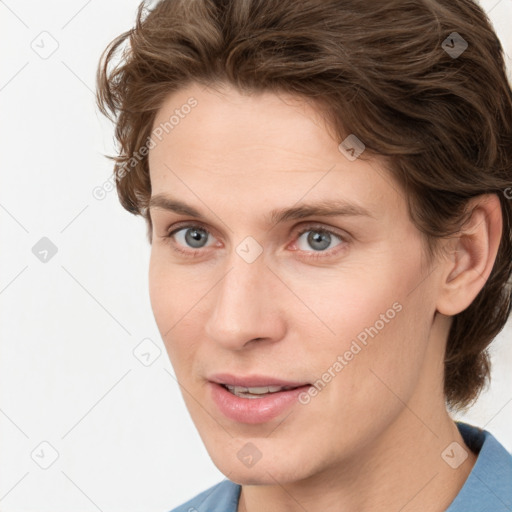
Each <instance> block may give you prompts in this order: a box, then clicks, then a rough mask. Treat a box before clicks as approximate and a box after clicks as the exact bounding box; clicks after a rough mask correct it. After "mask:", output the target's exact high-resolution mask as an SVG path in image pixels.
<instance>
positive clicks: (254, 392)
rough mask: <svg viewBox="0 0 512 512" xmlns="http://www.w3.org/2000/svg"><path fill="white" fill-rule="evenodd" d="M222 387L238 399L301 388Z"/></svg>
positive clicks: (261, 396)
mask: <svg viewBox="0 0 512 512" xmlns="http://www.w3.org/2000/svg"><path fill="white" fill-rule="evenodd" d="M221 386H222V387H224V388H225V389H227V390H228V391H229V392H230V393H233V395H235V396H238V397H240V398H255V399H258V398H264V397H266V396H269V395H271V394H273V393H280V392H281V391H289V390H291V389H297V388H298V387H302V386H258V387H250V388H248V387H244V386H230V385H228V384H221Z"/></svg>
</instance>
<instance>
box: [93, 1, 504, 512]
mask: <svg viewBox="0 0 512 512" xmlns="http://www.w3.org/2000/svg"><path fill="white" fill-rule="evenodd" d="M126 42H129V48H124V51H123V53H122V58H121V61H120V62H118V63H116V64H115V65H114V67H111V66H112V63H113V62H114V60H115V59H116V57H117V55H118V54H119V53H120V51H121V50H122V49H123V45H124V44H125V43H126ZM98 86H99V90H98V100H99V104H100V108H101V109H102V111H103V112H104V113H105V114H110V115H112V116H113V117H114V119H115V120H116V123H117V129H116V135H117V138H118V141H119V143H120V152H119V155H118V157H117V161H116V166H115V175H116V180H117V189H118V193H119V197H120V200H121V203H122V204H123V206H124V207H125V208H126V209H127V210H128V211H130V212H132V213H135V214H141V215H143V216H144V218H145V219H146V220H147V223H148V224H147V225H148V238H149V241H150V243H151V260H150V269H149V285H150V297H151V304H152V308H153V312H154V315H155V319H156V322H157V325H158V328H159V330H160V333H161V335H162V339H163V341H164V343H165V345H166V348H167V351H168V354H169V357H170V360H171V363H172V365H173V367H174V369H175V373H176V377H177V379H178V382H179V384H180V386H181V389H182V392H183V397H184V400H185V403H186V405H187V407H188V409H189V412H190V414H191V417H192V419H193V421H194V423H195V425H196V427H197V429H198V432H199V434H200V435H201V438H202V440H203V442H204V444H205V447H206V449H207V450H208V453H209V455H210V456H211V458H212V460H213V462H214V463H215V465H216V466H217V467H218V468H219V470H220V471H221V472H222V473H223V474H225V475H226V477H227V478H226V480H224V481H223V482H221V483H219V484H218V485H216V486H214V487H212V488H210V489H208V490H206V491H205V492H203V493H201V494H200V495H198V496H196V497H195V498H193V499H192V500H190V501H189V502H187V503H185V504H183V505H182V506H181V507H178V508H177V509H175V512H182V511H186V510H187V511H191V510H197V511H201V512H203V511H210V512H235V511H237V512H253V511H261V510H264V511H265V510H272V511H274V512H281V511H282V512H284V511H295V510H307V511H311V512H312V511H323V512H329V511H339V510H343V511H348V512H352V511H354V512H355V511H359V512H360V511H370V510H371V511H374V510H385V511H388V510H392V511H395V510H396V511H399V510H400V511H402V512H412V511H420V510H421V511H422V512H425V511H427V512H429V511H432V512H437V511H444V510H448V511H449V512H456V511H457V512H458V511H465V512H466V511H468V510H471V511H484V510H485V511H491V510H492V511H493V512H498V511H505V510H512V488H511V487H512V484H511V482H512V457H511V456H510V454H508V453H507V452H506V450H505V449H504V448H503V447H502V446H501V444H500V443H499V442H498V441H497V440H496V439H495V438H494V437H493V436H492V435H491V434H490V433H489V432H486V431H482V430H480V429H478V428H476V427H473V426H470V425H465V424H462V423H455V422H454V421H453V420H452V418H451V416H450V413H451V412H452V411H455V410H458V409H463V408H464V407H468V406H469V405H470V404H471V403H472V402H473V401H474V400H475V399H476V397H477V396H478V394H479V392H480V390H481V389H482V386H483V385H484V384H485V382H486V381H487V380H488V377H489V360H488V355H487V352H486V349H487V347H488V346H489V344H490V343H491V341H492V340H493V338H494V337H495V336H496V334H497V333H498V332H499V331H500V330H501V329H502V328H503V326H504V324H505V323H506V321H507V318H508V317H509V314H510V310H511V292H510V287H509V285H508V284H507V283H508V282H509V280H510V275H511V273H512V225H511V220H512V205H511V202H510V200H509V196H508V194H507V190H512V189H511V188H510V187H511V184H512V91H511V89H510V84H509V83H508V82H507V79H506V74H505V70H504V63H503V52H502V49H501V46H500V44H499V42H498V40H497V38H496V35H495V34H494V32H493V30H492V28H491V26H490V24H489V21H488V19H487V18H486V16H485V14H484V13H483V11H482V10H481V9H480V8H479V7H478V6H477V5H476V4H475V3H473V2H472V1H470V0H456V1H450V2H448V1H427V0H424V1H421V0H417V1H414V2H404V1H385V2H363V1H361V0H347V1H344V2H341V1H339V0H338V1H331V0H329V1H326V0H322V1H320V0H306V1H303V2H296V1H292V0H266V1H264V2H263V1H261V0H247V1H241V0H239V1H235V0H232V1H221V0H217V1H214V0H188V1H179V0H174V1H173V0H168V1H162V2H160V3H158V4H157V5H156V6H155V7H154V8H153V9H152V10H151V11H147V10H146V9H145V8H144V5H141V7H140V9H139V15H138V19H137V25H136V27H135V28H134V29H133V30H131V31H129V32H127V33H125V34H123V35H121V36H119V38H117V39H116V40H115V41H114V42H113V43H112V44H111V45H110V47H109V49H108V50H107V52H106V53H105V55H104V58H103V62H102V64H101V66H100V69H99V74H98Z"/></svg>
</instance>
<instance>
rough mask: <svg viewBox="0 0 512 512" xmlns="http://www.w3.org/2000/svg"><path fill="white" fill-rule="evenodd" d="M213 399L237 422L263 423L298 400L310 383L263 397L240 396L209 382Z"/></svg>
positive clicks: (221, 409) (224, 412) (225, 414)
mask: <svg viewBox="0 0 512 512" xmlns="http://www.w3.org/2000/svg"><path fill="white" fill-rule="evenodd" d="M209 386H210V389H211V393H212V398H213V401H214V402H215V403H216V404H217V407H218V408H219V409H220V411H221V412H222V413H223V414H224V416H226V417H228V418H229V419H231V420H233V421H237V422H239V423H252V424H255V423H264V422H266V421H269V420H271V419H273V418H275V417H276V416H279V415H280V414H281V413H282V412H283V411H285V410H286V409H287V408H288V407H291V406H292V405H293V404H294V403H295V402H297V401H298V397H299V395H300V394H301V393H303V392H304V391H306V390H307V389H308V388H309V387H310V385H309V384H307V385H305V386H301V387H299V388H295V389H289V390H288V391H278V392H277V393H271V394H268V395H266V396H265V397H264V398H240V397H239V396H236V395H234V394H233V393H231V392H230V391H228V390H227V389H226V388H225V387H224V386H222V385H221V384H217V383H215V382H210V383H209Z"/></svg>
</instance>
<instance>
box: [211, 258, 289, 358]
mask: <svg viewBox="0 0 512 512" xmlns="http://www.w3.org/2000/svg"><path fill="white" fill-rule="evenodd" d="M279 284H280V282H279V279H277V277H276V276H275V275H274V274H273V273H272V272H271V271H270V270H269V268H267V266H266V263H265V259H264V257H263V254H261V255H260V256H259V257H258V258H257V259H256V260H255V261H253V262H252V263H247V262H246V261H245V260H244V259H243V258H242V257H240V256H239V255H238V254H237V253H236V252H235V251H234V250H233V254H232V255H231V258H230V259H229V262H228V264H227V266H226V272H225V274H224V277H223V278H222V279H221V280H220V282H218V284H217V285H216V286H215V287H214V289H213V290H212V293H211V294H209V295H211V297H210V300H211V304H212V306H211V308H210V310H209V311H210V315H209V317H208V319H207V321H206V325H205V333H206V336H207V337H208V339H210V340H212V341H214V342H216V343H218V344H219V345H221V346H222V347H224V348H226V349H230V350H241V349H243V348H245V347H246V345H248V344H250V343H251V342H252V341H256V340H261V341H268V342H275V341H278V340H279V339H281V338H282V337H283V336H284V332H285V318H284V315H283V306H284V304H283V303H282V302H281V303H280V297H281V295H280V294H281V293H282V289H281V290H280V287H279ZM261 341H260V342H261Z"/></svg>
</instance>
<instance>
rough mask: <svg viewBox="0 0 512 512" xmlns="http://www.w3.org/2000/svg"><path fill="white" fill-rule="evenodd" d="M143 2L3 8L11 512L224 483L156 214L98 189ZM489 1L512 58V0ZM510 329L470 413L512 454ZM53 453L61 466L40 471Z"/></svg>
mask: <svg viewBox="0 0 512 512" xmlns="http://www.w3.org/2000/svg"><path fill="white" fill-rule="evenodd" d="M137 4H138V2H137V1H134V0H129V1H127V0H123V1H121V0H116V1H114V0H108V1H106V0H102V1H99V0H92V1H91V0H89V1H86V0H73V1H68V2H56V1H45V2H36V1H35V0H32V1H18V2H16V1H15V0H6V1H5V2H3V1H1V2H0V38H1V48H2V52H1V67H0V108H1V124H0V130H1V133H0V135H1V136H0V145H1V153H0V154H1V160H0V161H1V173H2V186H1V187H0V222H1V226H2V229H1V241H0V244H1V245H0V246H1V251H0V258H1V260H0V263H1V266H0V269H1V274H0V314H1V322H0V329H1V356H0V375H1V379H2V380H1V387H0V510H1V511H3V512H28V511H38V512H47V511H48V512H50V511H51V512H64V511H66V512H69V511H84V512H89V511H90V512H94V511H98V510H99V511H103V512H117V511H119V512H120V511H123V512H134V511H145V512H165V511H168V510H170V509H171V508H173V507H174V506H176V505H178V504H180V503H182V502H183V501H185V500H187V499H189V498H191V497H192V496H194V495H195V494H197V493H198V492H200V491H202V490H204V489H206V488H207V487H209V486H211V485H213V484H214V483H216V482H218V481H220V480H222V479H223V478H224V475H222V474H221V473H220V472H219V471H218V470H217V469H216V468H215V466H214V465H213V463H212V462H211V461H210V459H209V457H208V455H207V453H206V450H205V449H204V447H203V445H202V442H201V440H200V438H199V436H198V434H197V432H196V430H195V427H194V425H193V424H192V422H191V420H190V418H189V415H188V412H187V411H186V409H185V407H184V404H183V400H182V397H181V394H180V391H179V388H178V385H177V384H176V381H175V380H174V378H173V375H174V373H173V371H172V368H171V366H170V364H169V361H168V359H167V355H166V354H165V351H164V347H163V344H162V342H161V340H160V336H159V333H158V330H157V327H156V324H155V322H154V319H153V315H152V312H151V307H150V302H149V295H148V284H147V273H148V261H149V251H150V246H149V244H148V242H147V241H146V232H145V229H146V228H145V225H144V221H143V220H142V218H140V217H134V216H132V215H130V214H128V213H127V212H126V211H124V210H123V209H122V207H121V206H120V204H119V202H118V198H117V193H116V192H115V190H114V191H112V192H110V193H109V194H107V197H106V198H105V199H103V200H101V201H100V200H97V199H95V198H94V197H93V195H92V190H93V188H94V187H96V186H98V185H101V184H103V183H104V182H105V181H106V180H107V179H108V178H109V177H110V176H111V172H112V164H111V162H110V161H108V160H107V159H106V158H104V156H103V155H105V154H113V151H114V146H113V130H112V127H111V125H110V124H109V123H108V122H107V121H106V120H104V119H103V118H102V116H101V115H100V114H99V113H98V112H97V109H96V106H95V103H94V88H95V72H96V66H97V62H98V59H99V56H100V54H101V52H102V50H103V49H104V48H105V46H106V45H107V44H108V43H109V42H110V41H111V40H112V39H113V38H114V37H115V36H117V35H118V34H120V33H121V32H123V31H125V30H127V29H129V28H131V26H132V23H133V20H134V15H135V11H136V7H137ZM482 5H483V6H484V8H485V9H486V10H487V11H489V12H490V16H491V19H492V20H493V22H494V23H495V27H496V30H497V32H498V34H499V36H500V37H501V39H502V42H503V44H504V46H505V49H506V51H507V53H508V55H509V56H512V34H511V32H510V30H511V29H510V27H511V25H510V21H511V20H512V0H501V1H497V0H489V1H484V2H483V3H482ZM507 30H508V32H507ZM41 32H46V33H45V34H42V35H41ZM52 45H53V46H55V47H56V45H58V48H57V47H56V51H55V52H54V53H53V54H52V55H50V56H47V55H44V52H45V51H46V52H48V51H49V50H51V49H52ZM35 50H37V51H39V52H40V53H43V56H44V57H47V58H42V57H41V56H40V55H39V54H38V53H37V51H35ZM508 62H509V66H511V67H512V61H511V60H510V58H509V59H508ZM42 237H47V238H49V239H50V240H51V241H52V243H53V244H54V245H55V246H56V247H57V250H58V252H57V253H56V255H55V256H54V257H53V258H51V259H50V260H49V261H48V262H47V263H42V262H41V261H39V259H37V258H36V257H35V255H34V254H33V253H32V248H33V246H34V245H35V244H36V243H37V242H38V241H39V240H40V239H41V238H42ZM146 338H149V339H150V340H152V341H153V343H154V347H155V348H154V349H153V354H154V355H153V356H152V357H156V356H157V355H158V350H161V355H160V357H158V358H157V359H156V360H155V361H154V362H153V364H151V366H147V367H146V366H144V365H143V364H142V363H141V362H140V361H139V360H138V359H136V358H135V357H134V354H133V350H134V348H135V347H136V346H137V345H138V344H139V343H140V342H141V341H142V340H143V339H146ZM511 338H512V329H511V327H510V323H509V325H508V327H507V329H506V330H505V331H504V332H503V333H502V334H501V335H500V336H499V338H498V340H497V341H496V343H495V344H494V347H493V360H494V373H493V384H492V387H491V389H490V390H489V391H488V392H486V393H485V394H483V395H482V396H481V399H480V400H479V402H478V404H477V405H476V406H475V407H474V408H473V409H472V411H471V413H470V414H468V415H467V416H465V417H464V418H463V419H464V420H465V421H468V422H471V423H474V424H476V425H479V426H482V427H485V428H486V429H487V430H490V431H491V432H492V433H493V434H494V435H495V436H496V437H497V438H498V439H499V440H500V441H501V442H502V443H503V444H504V445H505V446H506V447H507V449H508V450H512V428H511V426H512V386H511V383H512V375H511V371H510V370H511V368H512V344H511V343H510V341H511ZM151 346H153V345H151ZM42 442H46V443H49V444H50V445H51V446H52V447H53V448H50V447H49V446H48V445H47V444H44V445H41V444H40V443H42ZM52 450H55V451H56V453H58V458H57V460H56V461H55V462H54V463H53V464H52V465H51V466H50V467H48V468H47V469H42V468H41V467H40V465H47V464H50V462H52V455H55V454H54V453H53V451H52Z"/></svg>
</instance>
